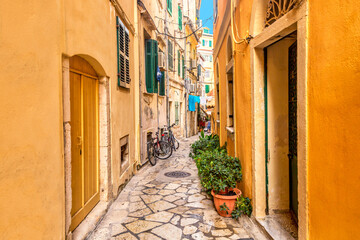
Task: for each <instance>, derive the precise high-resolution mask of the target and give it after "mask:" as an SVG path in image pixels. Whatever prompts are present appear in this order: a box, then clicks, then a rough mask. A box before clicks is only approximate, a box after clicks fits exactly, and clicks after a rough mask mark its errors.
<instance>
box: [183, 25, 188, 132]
mask: <svg viewBox="0 0 360 240" xmlns="http://www.w3.org/2000/svg"><path fill="white" fill-rule="evenodd" d="M186 24H187V20H186V21H185V22H184V30H185V35H186ZM184 43H185V46H184V48H185V49H184V59H185V61H184V66H183V67H184V88H185V137H186V138H188V130H187V125H188V124H187V122H188V121H187V120H188V119H187V115H188V94H187V83H186V80H187V68H186V65H187V59H186V51H187V43H186V37H185V38H184Z"/></svg>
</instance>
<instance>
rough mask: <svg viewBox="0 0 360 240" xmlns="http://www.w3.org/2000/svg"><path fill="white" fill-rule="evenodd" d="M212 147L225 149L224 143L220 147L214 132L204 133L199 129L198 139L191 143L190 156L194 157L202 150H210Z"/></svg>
mask: <svg viewBox="0 0 360 240" xmlns="http://www.w3.org/2000/svg"><path fill="white" fill-rule="evenodd" d="M214 149H221V150H224V151H226V145H225V146H223V147H220V139H219V136H218V135H216V134H211V135H206V136H205V134H204V131H201V135H200V137H199V140H197V141H196V142H194V143H193V144H192V145H191V152H190V157H192V158H194V159H196V158H197V156H198V155H199V154H201V152H203V151H211V150H214Z"/></svg>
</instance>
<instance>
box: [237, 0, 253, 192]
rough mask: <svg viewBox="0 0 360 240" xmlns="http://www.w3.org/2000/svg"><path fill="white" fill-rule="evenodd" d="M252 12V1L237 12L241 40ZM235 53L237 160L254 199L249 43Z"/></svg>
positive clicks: (240, 3) (241, 6) (240, 46)
mask: <svg viewBox="0 0 360 240" xmlns="http://www.w3.org/2000/svg"><path fill="white" fill-rule="evenodd" d="M240 9H241V14H240ZM251 9H252V1H239V6H238V7H237V8H236V11H235V17H234V23H236V28H235V26H234V30H235V29H238V34H237V35H238V37H240V38H244V37H245V36H246V34H247V32H248V31H249V25H250V17H251ZM238 37H237V38H238ZM237 40H239V39H237ZM234 50H235V53H234V60H235V61H234V71H235V74H234V91H235V92H234V96H235V114H236V119H235V126H236V128H235V138H236V156H237V157H238V158H239V159H240V161H241V166H242V169H243V170H242V173H243V181H242V182H241V187H242V190H243V191H244V194H245V195H246V196H248V197H250V198H252V155H251V154H252V153H251V149H252V148H251V146H252V142H251V134H252V133H251V80H250V47H249V45H248V44H247V43H241V44H235V47H234Z"/></svg>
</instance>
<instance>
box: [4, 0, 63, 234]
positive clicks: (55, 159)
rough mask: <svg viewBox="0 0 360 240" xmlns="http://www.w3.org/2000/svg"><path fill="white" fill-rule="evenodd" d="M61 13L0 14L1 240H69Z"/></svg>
mask: <svg viewBox="0 0 360 240" xmlns="http://www.w3.org/2000/svg"><path fill="white" fill-rule="evenodd" d="M60 8H61V3H60V1H45V2H44V1H42V2H34V1H28V2H23V1H10V2H7V3H6V4H2V7H1V10H0V36H1V37H0V42H1V44H0V71H1V73H2V76H1V78H0V83H1V86H2V87H1V89H0V108H1V111H0V119H1V122H0V139H1V144H0V159H1V167H0V179H1V181H0V211H1V219H0V232H1V238H3V239H60V238H64V228H65V224H64V214H65V210H64V173H63V168H64V161H63V158H62V154H63V146H62V142H63V140H62V109H61V108H60V106H61V101H62V99H61V88H62V85H61V76H62V73H61V64H62V62H61V61H62V60H61V47H62V44H61V42H60V40H61V37H62V35H61V31H62V28H61V23H62V15H61V12H60V11H59V9H60ZM44 46H46V47H44Z"/></svg>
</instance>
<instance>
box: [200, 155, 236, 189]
mask: <svg viewBox="0 0 360 240" xmlns="http://www.w3.org/2000/svg"><path fill="white" fill-rule="evenodd" d="M196 166H197V168H198V173H199V177H200V181H201V185H202V186H203V187H204V188H205V189H206V190H207V191H211V189H213V190H214V192H215V193H218V192H219V191H220V190H222V191H223V190H225V188H234V187H236V183H237V182H239V181H241V178H242V172H241V165H240V161H239V159H238V158H234V157H231V156H229V155H227V153H226V151H224V150H222V149H214V150H212V151H201V152H200V154H198V155H197V158H196Z"/></svg>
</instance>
